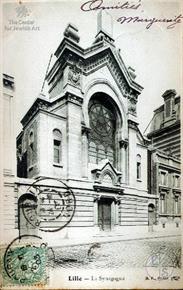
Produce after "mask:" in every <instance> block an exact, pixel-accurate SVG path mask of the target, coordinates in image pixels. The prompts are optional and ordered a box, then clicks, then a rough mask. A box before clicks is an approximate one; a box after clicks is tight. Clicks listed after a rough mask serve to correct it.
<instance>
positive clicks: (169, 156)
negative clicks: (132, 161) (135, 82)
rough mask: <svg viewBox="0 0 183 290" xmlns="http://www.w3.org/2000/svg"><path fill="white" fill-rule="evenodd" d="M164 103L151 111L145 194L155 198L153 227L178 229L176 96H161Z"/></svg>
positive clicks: (178, 128)
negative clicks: (149, 193)
mask: <svg viewBox="0 0 183 290" xmlns="http://www.w3.org/2000/svg"><path fill="white" fill-rule="evenodd" d="M163 98H164V104H163V105H162V106H160V107H159V108H157V109H156V110H155V111H154V117H153V119H152V122H151V124H150V132H149V133H148V134H147V137H148V138H149V139H150V143H151V145H150V153H149V164H150V165H149V166H150V168H149V192H151V193H153V194H156V195H157V196H158V197H159V200H158V204H157V222H156V223H157V224H159V227H163V228H168V229H169V228H170V227H172V228H175V227H179V224H180V220H181V190H180V184H181V183H180V175H181V172H180V170H181V164H180V154H181V152H180V96H176V92H175V90H167V91H166V92H165V93H164V94H163Z"/></svg>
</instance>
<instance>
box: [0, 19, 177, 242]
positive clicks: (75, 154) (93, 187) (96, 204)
mask: <svg viewBox="0 0 183 290" xmlns="http://www.w3.org/2000/svg"><path fill="white" fill-rule="evenodd" d="M79 39H80V38H79V35H78V29H77V28H76V27H74V26H73V25H70V24H69V25H68V27H67V28H66V30H65V32H64V38H63V40H62V42H61V43H60V45H59V47H58V48H57V50H56V52H55V56H56V58H57V60H56V62H55V63H54V64H53V66H52V67H51V69H50V70H49V72H48V74H47V76H46V80H47V83H48V86H49V90H48V96H45V95H43V94H40V95H39V97H38V98H37V99H36V101H35V102H34V103H33V105H32V106H31V107H30V109H29V110H28V112H27V113H26V114H25V116H24V117H23V119H22V120H21V123H22V126H23V130H22V132H21V133H20V134H19V136H18V137H17V176H18V177H14V179H11V181H10V177H8V178H6V179H5V181H4V186H5V188H6V189H7V190H6V192H7V193H6V194H5V197H7V202H8V204H6V205H5V207H4V209H5V211H7V215H6V221H7V222H5V223H4V224H5V227H6V230H7V231H9V230H10V229H12V231H11V233H10V231H9V234H11V235H12V236H17V234H18V232H19V234H30V233H31V234H38V235H40V236H46V238H47V239H49V237H50V236H49V235H47V231H49V230H51V231H53V234H52V235H51V237H52V240H55V241H56V242H58V244H59V240H60V239H62V238H68V237H69V238H72V237H76V236H77V237H78V234H79V236H81V237H82V236H85V237H86V236H89V235H90V236H93V235H103V234H107V235H108V234H109V232H112V233H114V234H120V233H128V232H131V231H132V230H133V231H137V232H139V231H147V230H148V226H149V225H153V224H157V223H158V222H159V221H160V215H159V209H158V207H159V201H158V200H159V192H160V190H159V188H160V186H159V184H158V182H157V178H158V173H157V172H158V170H159V169H161V168H162V167H163V162H162V161H161V162H162V163H161V162H159V163H158V162H156V161H154V163H153V162H152V160H157V158H160V159H159V160H161V158H162V156H160V155H158V154H160V153H157V152H153V150H151V152H150V150H149V149H148V146H149V142H148V140H147V139H146V138H144V137H143V136H142V134H141V132H140V130H139V128H138V122H137V110H136V106H137V102H138V97H139V96H140V93H141V91H142V89H143V88H142V87H141V86H140V85H139V84H137V82H136V81H135V77H136V75H135V73H134V70H133V69H132V68H127V67H126V66H125V64H124V62H123V60H122V58H121V56H120V53H119V51H118V50H116V48H115V45H114V40H113V39H112V38H111V37H109V36H108V35H107V34H106V33H105V32H103V31H99V32H98V34H97V36H96V38H95V40H94V42H93V44H92V45H91V46H90V47H89V48H87V49H83V48H82V47H80V45H79ZM12 147H13V144H12ZM14 148H15V146H14ZM149 152H150V153H149ZM157 156H158V157H157ZM149 159H150V160H149ZM171 162H175V163H176V162H177V161H176V160H173V159H171V158H170V161H169V163H171ZM172 164H173V163H172ZM172 164H171V165H172ZM177 164H178V163H176V165H175V166H174V167H176V166H178V165H177ZM147 166H153V171H152V175H150V176H149V174H148V173H149V172H151V170H150V171H149V170H147V168H148V167H147ZM168 166H169V167H170V164H169V165H168ZM157 168H159V169H157ZM171 172H172V171H171ZM176 172H177V170H175V173H176ZM176 174H177V173H176ZM172 176H174V175H172ZM175 176H176V175H175ZM41 178H42V180H43V181H42V184H37V185H36V187H35V188H36V191H35V192H32V191H31V186H32V185H33V184H35V182H37V181H40V180H41ZM172 178H173V177H172ZM53 179H54V180H55V182H54V181H53ZM44 180H46V181H45V183H44ZM60 180H61V181H62V182H64V184H65V186H68V187H69V188H70V189H71V190H72V192H73V193H74V196H75V199H76V208H75V213H74V216H73V218H72V220H71V221H70V222H69V223H68V224H67V226H66V227H64V228H63V229H62V230H61V231H58V232H57V231H56V229H57V224H58V222H57V221H56V220H53V219H51V218H50V214H53V215H54V214H55V212H56V205H57V198H58V195H57V194H60V195H62V194H64V190H65V189H64V185H63V184H59V183H58V182H59V181H60ZM155 180H156V183H155ZM154 184H157V188H156V190H155V189H154V187H153V186H154ZM42 188H43V190H42ZM44 190H45V192H46V191H47V196H49V202H48V205H49V204H51V202H52V201H54V202H55V209H54V210H53V208H50V211H48V212H47V213H46V217H45V220H43V222H42V227H43V228H44V231H42V230H40V229H38V228H36V227H34V226H33V225H32V224H31V223H29V222H28V220H27V219H26V218H25V215H24V214H23V211H24V208H23V206H24V205H25V201H28V203H29V205H31V206H32V208H34V206H35V205H36V202H37V201H36V200H37V199H36V198H37V195H38V194H40V192H43V191H44ZM162 190H164V188H163V189H162ZM38 192H39V193H38ZM49 192H52V194H51V196H50V194H49ZM163 192H164V191H163ZM162 194H163V193H162ZM170 195H171V196H174V197H175V199H176V200H177V198H178V202H179V200H180V199H179V197H177V196H178V195H179V190H178V189H177V188H174V189H173V190H170ZM43 200H44V198H43ZM53 204H54V203H53ZM9 206H10V207H11V209H12V210H11V212H10V211H9V212H8V209H9ZM179 207H180V206H179V205H178V207H177V204H176V207H175V208H176V217H177V216H178V215H179V214H178V212H179V210H178V209H179ZM162 214H163V216H162V217H164V213H162ZM173 215H174V217H175V212H173ZM48 220H49V222H48Z"/></svg>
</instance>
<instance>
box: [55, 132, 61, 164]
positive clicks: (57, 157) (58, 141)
mask: <svg viewBox="0 0 183 290" xmlns="http://www.w3.org/2000/svg"><path fill="white" fill-rule="evenodd" d="M61 141H62V134H61V132H60V131H59V130H58V129H54V130H53V162H54V163H57V164H59V163H61V157H62V156H61Z"/></svg>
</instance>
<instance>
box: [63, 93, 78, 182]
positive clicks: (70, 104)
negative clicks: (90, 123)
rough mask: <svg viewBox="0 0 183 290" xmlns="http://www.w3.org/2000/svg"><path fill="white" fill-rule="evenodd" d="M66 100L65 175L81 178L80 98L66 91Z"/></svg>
mask: <svg viewBox="0 0 183 290" xmlns="http://www.w3.org/2000/svg"><path fill="white" fill-rule="evenodd" d="M66 100H67V176H68V178H81V176H82V174H81V168H82V162H81V105H82V98H81V97H79V96H77V95H73V94H71V93H68V94H67V95H66Z"/></svg>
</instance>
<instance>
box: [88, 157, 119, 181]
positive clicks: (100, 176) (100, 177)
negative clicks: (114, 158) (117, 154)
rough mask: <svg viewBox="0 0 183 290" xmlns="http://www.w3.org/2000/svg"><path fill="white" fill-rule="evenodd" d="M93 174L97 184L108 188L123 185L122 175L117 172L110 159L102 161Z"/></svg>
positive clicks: (93, 170)
mask: <svg viewBox="0 0 183 290" xmlns="http://www.w3.org/2000/svg"><path fill="white" fill-rule="evenodd" d="M91 172H92V176H93V179H94V181H95V183H99V184H103V185H106V186H120V184H121V178H122V173H121V172H119V171H117V170H116V169H115V168H114V166H113V165H112V164H111V162H110V161H109V160H108V159H104V160H102V161H101V162H100V163H99V164H98V165H96V168H94V169H92V171H91Z"/></svg>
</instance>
